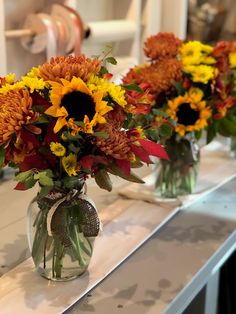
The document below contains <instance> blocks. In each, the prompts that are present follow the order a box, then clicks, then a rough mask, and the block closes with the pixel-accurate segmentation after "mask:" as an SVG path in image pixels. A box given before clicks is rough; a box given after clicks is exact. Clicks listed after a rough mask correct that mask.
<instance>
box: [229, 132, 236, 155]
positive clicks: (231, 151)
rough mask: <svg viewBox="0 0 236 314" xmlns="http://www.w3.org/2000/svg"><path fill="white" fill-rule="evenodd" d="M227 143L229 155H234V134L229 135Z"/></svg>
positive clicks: (235, 141)
mask: <svg viewBox="0 0 236 314" xmlns="http://www.w3.org/2000/svg"><path fill="white" fill-rule="evenodd" d="M229 145H230V156H231V157H236V135H231V136H230V137H229Z"/></svg>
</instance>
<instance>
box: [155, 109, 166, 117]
mask: <svg viewBox="0 0 236 314" xmlns="http://www.w3.org/2000/svg"><path fill="white" fill-rule="evenodd" d="M152 113H153V114H154V115H155V116H157V117H163V118H167V117H168V114H167V113H166V112H165V111H163V110H161V109H156V108H153V109H152Z"/></svg>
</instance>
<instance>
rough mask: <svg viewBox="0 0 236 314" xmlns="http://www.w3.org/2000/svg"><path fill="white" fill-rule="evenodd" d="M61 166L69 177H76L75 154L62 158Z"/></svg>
mask: <svg viewBox="0 0 236 314" xmlns="http://www.w3.org/2000/svg"><path fill="white" fill-rule="evenodd" d="M62 166H63V168H64V169H65V171H66V173H67V174H68V175H69V176H76V175H77V172H76V170H77V160H76V155H75V154H72V153H71V154H70V155H69V156H67V157H63V158H62Z"/></svg>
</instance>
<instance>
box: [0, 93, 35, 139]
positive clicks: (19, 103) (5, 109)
mask: <svg viewBox="0 0 236 314" xmlns="http://www.w3.org/2000/svg"><path fill="white" fill-rule="evenodd" d="M38 115H39V114H38V113H35V112H33V110H32V98H31V97H30V94H29V92H28V90H26V89H20V90H17V89H15V90H11V91H9V92H8V93H7V94H6V95H2V94H0V145H2V144H4V143H7V142H8V141H9V140H10V139H11V136H12V135H13V134H15V133H18V132H19V131H20V130H21V129H22V128H23V126H25V125H29V124H31V123H32V122H34V121H36V120H37V118H38Z"/></svg>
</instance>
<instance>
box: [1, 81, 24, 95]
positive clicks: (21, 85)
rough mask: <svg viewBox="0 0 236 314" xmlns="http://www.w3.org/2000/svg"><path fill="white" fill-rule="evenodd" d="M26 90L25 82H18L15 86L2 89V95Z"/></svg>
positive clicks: (7, 85) (11, 85) (9, 85)
mask: <svg viewBox="0 0 236 314" xmlns="http://www.w3.org/2000/svg"><path fill="white" fill-rule="evenodd" d="M22 88H24V84H23V82H16V83H15V84H6V85H4V86H2V87H1V88H0V94H3V95H6V94H7V93H8V92H9V91H11V90H15V89H17V90H18V89H22Z"/></svg>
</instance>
